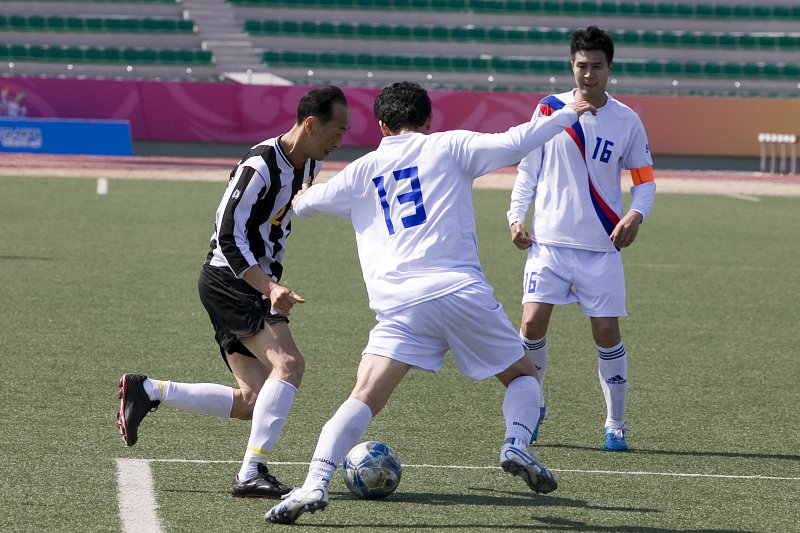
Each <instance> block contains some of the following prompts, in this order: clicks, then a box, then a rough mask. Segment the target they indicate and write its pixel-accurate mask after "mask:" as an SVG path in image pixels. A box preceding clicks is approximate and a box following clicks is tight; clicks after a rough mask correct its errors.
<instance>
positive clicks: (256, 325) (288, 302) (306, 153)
mask: <svg viewBox="0 0 800 533" xmlns="http://www.w3.org/2000/svg"><path fill="white" fill-rule="evenodd" d="M349 124H350V119H349V114H348V110H347V101H346V99H345V96H344V93H342V91H341V89H339V88H338V87H333V86H327V87H321V88H317V89H314V90H312V91H310V92H309V93H307V94H306V95H305V96H303V98H302V99H301V100H300V103H299V105H298V108H297V121H296V123H295V124H294V126H292V128H291V129H290V130H289V132H287V133H285V134H283V135H280V136H278V137H275V138H272V139H267V140H266V141H263V142H262V143H260V144H257V145H256V146H254V147H252V148H251V149H250V151H249V152H248V153H247V155H246V156H245V157H244V158H243V159H242V160H241V161H240V162H239V164H238V165H237V166H236V168H234V169H233V172H231V176H230V181H229V183H228V187H227V189H226V190H225V194H224V195H223V197H222V201H221V202H220V204H219V207H218V208H217V213H216V224H215V230H214V234H213V235H212V237H211V251H210V253H209V254H208V259H207V261H206V263H205V264H204V265H203V269H202V272H201V274H200V279H199V282H198V288H199V291H200V299H201V301H202V303H203V306H204V307H205V308H206V311H208V315H209V317H210V318H211V322H212V324H213V326H214V330H215V333H216V334H215V337H216V340H217V343H218V344H219V349H220V354H221V355H222V358H223V360H224V361H225V363H226V364H227V365H228V368H229V369H230V370H231V372H232V373H233V375H234V377H235V378H236V381H237V383H238V384H239V387H238V388H236V389H234V388H232V387H227V386H223V385H217V384H212V383H176V382H171V381H161V380H154V379H149V378H147V376H144V375H141V374H125V375H123V376H122V378H121V379H120V382H119V386H120V390H119V397H120V400H121V405H120V411H119V413H118V415H117V417H118V426H119V431H120V436H121V438H122V440H123V441H124V442H125V443H126V444H127V445H128V446H133V445H134V444H135V443H136V440H137V437H138V426H139V423H140V422H141V421H142V419H143V418H144V416H145V415H146V414H147V413H148V412H149V411H150V410H154V409H155V408H157V407H158V405H159V404H161V403H163V404H164V405H168V406H172V407H178V408H181V409H187V410H190V411H194V412H198V413H203V414H208V415H214V416H220V417H231V418H238V419H241V420H250V419H252V426H251V432H250V438H249V440H248V443H247V449H246V452H245V455H244V461H243V462H242V466H241V469H240V470H239V473H238V475H237V476H236V478H235V479H234V482H233V485H232V487H231V493H232V494H233V496H236V497H252V498H271V499H277V498H280V496H282V495H283V494H286V493H287V492H289V491H290V490H291V487H287V486H286V485H283V484H282V483H280V482H279V481H278V480H277V479H275V477H273V476H272V475H271V474H270V473H269V471H268V469H267V466H266V464H267V456H268V453H269V452H270V451H271V450H272V448H273V447H274V445H275V442H276V441H277V440H278V437H279V435H280V432H281V429H282V428H283V425H284V422H285V420H286V416H287V415H288V413H289V408H290V407H291V405H292V402H293V400H294V396H295V393H296V392H297V388H298V387H299V386H300V380H301V378H302V375H303V370H304V367H305V363H304V360H303V357H302V355H301V354H300V352H299V350H298V349H297V346H296V345H295V343H294V340H293V338H292V335H291V333H290V331H289V327H288V322H289V320H288V318H287V317H288V315H289V312H290V311H291V309H292V307H293V306H294V305H295V304H298V303H303V298H302V297H301V296H299V295H298V294H297V293H295V292H294V291H292V290H291V289H289V288H287V287H284V286H282V285H280V284H279V283H278V282H279V280H280V278H281V274H282V272H283V265H282V262H283V256H284V252H285V246H286V238H287V237H288V236H289V233H290V231H291V222H290V220H291V215H292V211H291V207H292V204H291V200H292V197H293V196H294V194H295V193H296V192H297V191H299V190H300V189H301V187H303V186H307V185H309V184H311V183H312V182H313V180H314V178H315V177H316V175H317V173H318V172H319V169H320V161H321V160H322V159H324V158H325V157H327V156H328V154H330V153H331V151H333V150H334V149H335V148H337V147H338V146H339V144H340V142H341V140H342V136H343V135H344V134H345V133H346V132H347V130H348V129H349Z"/></svg>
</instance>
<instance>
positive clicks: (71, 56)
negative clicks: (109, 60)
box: [62, 46, 86, 63]
mask: <svg viewBox="0 0 800 533" xmlns="http://www.w3.org/2000/svg"><path fill="white" fill-rule="evenodd" d="M62 50H63V52H64V59H66V60H67V61H72V62H73V63H82V62H83V61H85V60H86V56H85V54H84V51H83V50H82V49H81V48H80V47H78V46H63V47H62Z"/></svg>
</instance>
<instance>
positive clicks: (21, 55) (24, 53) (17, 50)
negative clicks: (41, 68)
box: [9, 44, 28, 60]
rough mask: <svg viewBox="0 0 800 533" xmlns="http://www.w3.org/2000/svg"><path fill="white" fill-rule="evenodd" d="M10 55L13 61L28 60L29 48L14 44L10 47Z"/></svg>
mask: <svg viewBox="0 0 800 533" xmlns="http://www.w3.org/2000/svg"><path fill="white" fill-rule="evenodd" d="M9 55H10V56H11V59H16V60H23V59H28V47H27V46H25V45H24V44H12V45H11V46H10V47H9Z"/></svg>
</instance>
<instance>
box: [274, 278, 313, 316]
mask: <svg viewBox="0 0 800 533" xmlns="http://www.w3.org/2000/svg"><path fill="white" fill-rule="evenodd" d="M269 301H270V303H271V304H272V309H273V310H274V311H275V312H276V313H277V314H279V315H282V316H289V312H290V311H291V310H292V307H294V304H303V303H306V301H305V299H304V298H303V297H302V296H300V295H299V294H297V293H296V292H294V291H293V290H291V289H289V288H287V287H283V286H281V285H278V284H277V283H273V284H272V287H271V288H270V290H269Z"/></svg>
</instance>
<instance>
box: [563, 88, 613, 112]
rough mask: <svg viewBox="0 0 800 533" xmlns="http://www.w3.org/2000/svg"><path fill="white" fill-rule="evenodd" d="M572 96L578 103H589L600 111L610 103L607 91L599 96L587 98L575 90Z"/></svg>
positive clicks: (578, 90)
mask: <svg viewBox="0 0 800 533" xmlns="http://www.w3.org/2000/svg"><path fill="white" fill-rule="evenodd" d="M572 94H573V95H574V97H575V101H576V102H588V103H590V104H592V105H593V106H594V107H596V108H597V109H600V108H601V107H603V106H604V105H606V103H607V102H608V94H607V93H606V92H605V91H603V92H602V93H599V94H597V95H592V96H586V95H584V94H583V93H582V92H581V90H580V89H573V90H572Z"/></svg>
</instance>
